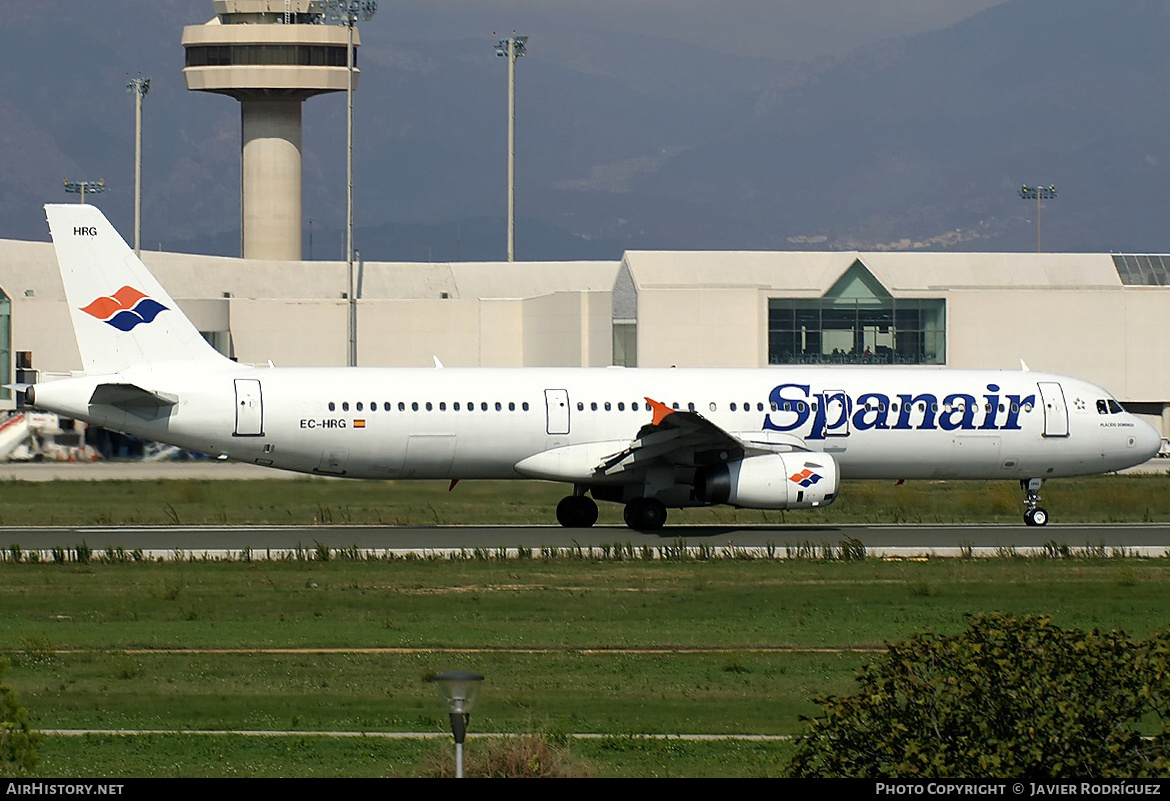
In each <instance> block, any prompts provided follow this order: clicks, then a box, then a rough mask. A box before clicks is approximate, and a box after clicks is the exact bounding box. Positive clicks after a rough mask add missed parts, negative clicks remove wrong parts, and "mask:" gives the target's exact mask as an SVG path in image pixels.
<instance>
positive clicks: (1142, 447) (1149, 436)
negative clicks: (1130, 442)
mask: <svg viewBox="0 0 1170 801" xmlns="http://www.w3.org/2000/svg"><path fill="white" fill-rule="evenodd" d="M1136 424H1137V430H1136V432H1135V433H1134V437H1135V438H1136V440H1137V442H1136V443H1135V445H1134V449H1135V450H1136V451H1137V452H1138V453H1139V454H1141V455H1143V456H1144V457H1145V461H1149V460H1150V459H1153V458H1154V456H1156V455H1157V453H1158V451H1159V450H1161V448H1162V434H1161V433H1160V432H1159V431H1158V429H1156V428H1154V427H1153V426H1152V425H1150V424H1149V423H1147V422H1146V421H1145V420H1137V421H1136Z"/></svg>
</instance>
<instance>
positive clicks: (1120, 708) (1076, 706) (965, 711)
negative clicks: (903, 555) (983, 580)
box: [789, 613, 1170, 778]
mask: <svg viewBox="0 0 1170 801" xmlns="http://www.w3.org/2000/svg"><path fill="white" fill-rule="evenodd" d="M967 620H968V628H967V630H966V631H964V632H962V633H960V634H958V635H955V636H940V635H937V634H934V633H933V632H927V633H923V634H917V635H914V636H913V637H911V638H910V639H908V640H906V641H904V642H900V643H894V644H891V645H889V647H888V650H887V652H886V653H885V654H884V655H883V656H882V657H881V658H879V659H878V660H876V661H875V662H873V663H871V664H869V665H867V666H865V667H863V668H862V669H861V670H860V671H859V672H858V675H857V684H858V685H859V692H858V693H857V694H856V695H853V696H849V697H846V698H841V697H828V698H820V699H817V703H818V705H820V707H821V713H820V714H819V715H817V716H816V717H814V718H811V719H807V718H806V719H805V720H807V721H808V725H809V728H808V730H807V732H806V733H805V734H804V735H803V736H802V737H801V738H800V740H799V741H798V743H797V748H796V751H795V753H794V755H793V758H792V761H791V763H790V764H789V770H790V773H791V775H793V776H798V777H867V778H883V777H891V778H894V777H897V778H927V777H937V778H944V777H951V778H955V777H988V778H992V777H994V778H1025V777H1027V778H1073V777H1079V778H1094V777H1136V776H1165V775H1167V772H1168V770H1170V759H1168V756H1167V752H1166V742H1167V739H1166V738H1167V718H1166V713H1167V712H1168V711H1170V710H1168V704H1170V632H1167V633H1163V634H1161V635H1159V636H1157V637H1154V638H1152V639H1151V640H1149V641H1146V642H1137V643H1135V642H1133V641H1131V640H1130V639H1128V638H1127V637H1126V636H1125V634H1124V633H1122V632H1120V631H1110V632H1101V631H1097V630H1093V631H1083V630H1078V629H1069V630H1065V629H1060V628H1058V627H1056V626H1054V625H1052V624H1051V623H1050V621H1049V619H1048V618H1047V617H1042V616H1024V617H1019V618H1016V617H1011V616H1008V615H1004V614H1000V613H990V614H980V615H974V616H968V618H967ZM1143 720H1144V721H1145V725H1146V726H1147V727H1148V726H1151V725H1152V726H1153V727H1154V729H1155V731H1147V732H1146V734H1148V735H1149V736H1147V737H1143V736H1142V734H1143V732H1142V730H1141V728H1140V726H1141V725H1142V723H1143ZM1151 722H1152V723H1151Z"/></svg>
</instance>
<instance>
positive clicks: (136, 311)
mask: <svg viewBox="0 0 1170 801" xmlns="http://www.w3.org/2000/svg"><path fill="white" fill-rule="evenodd" d="M45 214H46V215H47V216H48V219H49V231H50V233H51V234H52V236H53V247H54V248H55V250H56V251H57V264H58V266H59V267H60V268H61V281H62V282H63V283H64V285H65V298H66V300H67V301H68V303H69V313H70V316H71V318H72V320H73V332H74V334H75V335H76V336H77V348H78V350H79V351H81V361H82V363H83V364H84V366H85V372H87V373H89V374H105V373H116V372H120V371H121V370H124V369H126V368H127V367H132V366H135V365H140V364H155V363H160V362H212V363H222V362H223V361H224V360H225V359H224V357H223V356H221V355H220V354H219V353H218V352H217V351H216V350H215V349H214V348H212V347H211V345H209V344H208V343H207V340H205V339H204V338H203V336H202V335H201V334H200V333H199V331H198V330H197V329H196V328H195V326H194V325H192V324H191V321H190V320H188V319H187V318H186V316H185V315H184V314H183V313H182V312H181V311H180V310H179V307H178V305H176V303H175V301H174V300H172V299H171V296H170V295H169V294H167V291H166V290H165V289H163V288H162V285H161V284H159V282H158V281H157V280H155V277H154V276H153V275H151V274H150V272H149V271H148V270H147V269H146V267H145V265H143V263H142V262H141V261H140V260H139V259H138V257H137V256H135V255H134V252H133V251H132V250H130V248H129V246H127V244H126V242H125V240H123V239H122V237H121V236H119V235H118V232H117V231H115V230H114V227H113V226H112V225H110V223H109V221H108V220H107V219H106V218H105V216H104V215H103V214H102V213H101V211H100V210H99V209H98V208H97V207H96V206H93V205H86V204H81V203H70V204H55V203H53V204H48V205H46V206H45Z"/></svg>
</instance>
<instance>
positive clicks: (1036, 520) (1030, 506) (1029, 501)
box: [1020, 478, 1048, 526]
mask: <svg viewBox="0 0 1170 801" xmlns="http://www.w3.org/2000/svg"><path fill="white" fill-rule="evenodd" d="M1043 483H1044V480H1043V479H1040V478H1029V479H1025V480H1023V481H1021V482H1020V489H1022V490H1023V491H1024V507H1025V508H1024V524H1025V525H1028V526H1046V525H1048V511H1047V510H1046V509H1045V508H1044V507H1042V506H1041V505H1040V487H1041V485H1042V484H1043Z"/></svg>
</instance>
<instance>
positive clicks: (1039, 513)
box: [1024, 506, 1048, 526]
mask: <svg viewBox="0 0 1170 801" xmlns="http://www.w3.org/2000/svg"><path fill="white" fill-rule="evenodd" d="M1024 523H1025V524H1026V525H1029V526H1046V525H1048V511H1047V510H1046V509H1043V508H1041V507H1039V506H1037V507H1036V508H1035V509H1029V510H1028V511H1026V512H1024Z"/></svg>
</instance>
